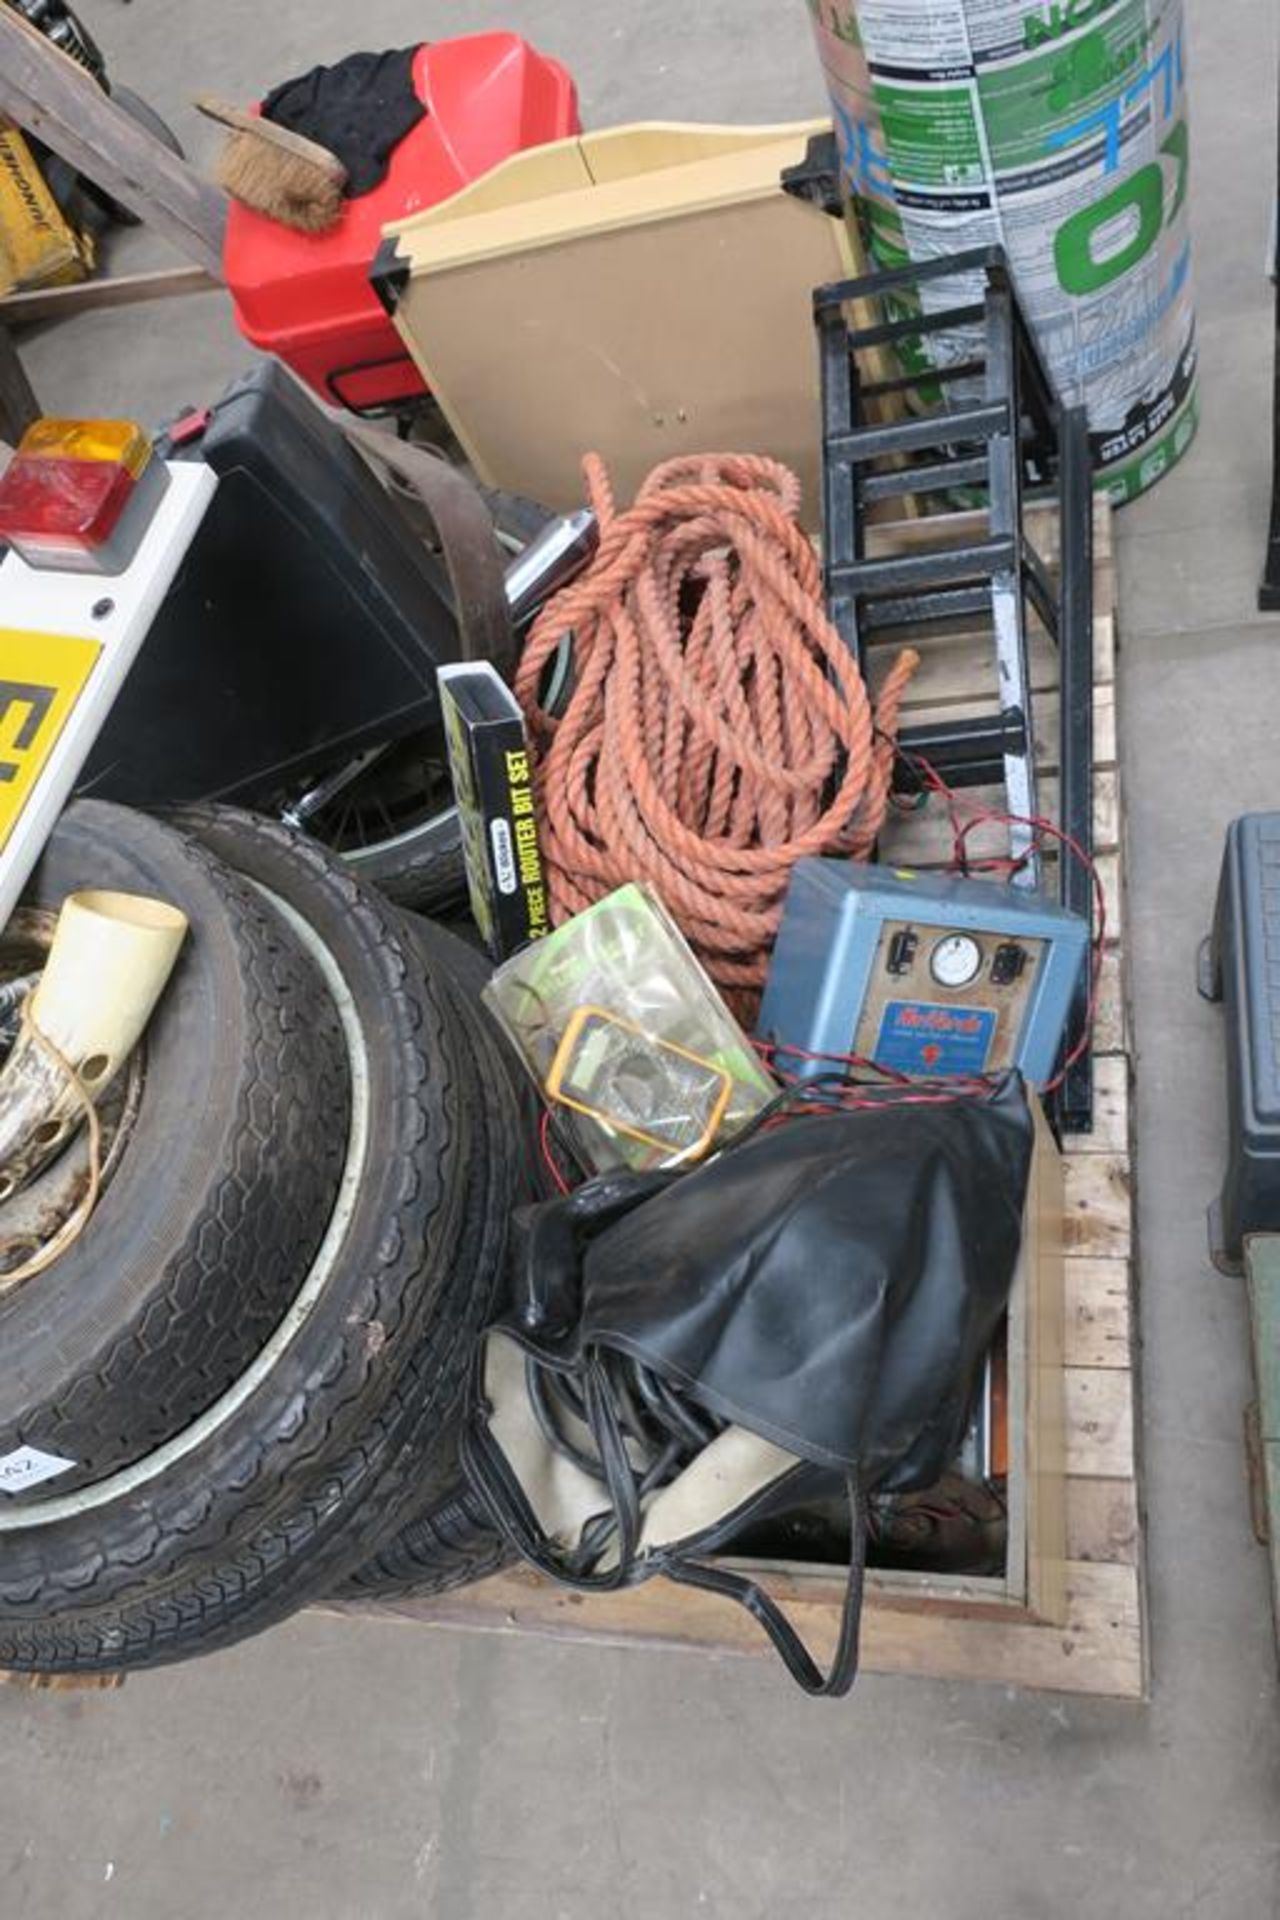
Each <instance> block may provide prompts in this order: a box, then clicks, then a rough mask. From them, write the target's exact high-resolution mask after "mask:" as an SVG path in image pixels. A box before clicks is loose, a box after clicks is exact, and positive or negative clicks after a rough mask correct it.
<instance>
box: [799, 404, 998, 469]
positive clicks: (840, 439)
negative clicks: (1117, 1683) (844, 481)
mask: <svg viewBox="0 0 1280 1920" xmlns="http://www.w3.org/2000/svg"><path fill="white" fill-rule="evenodd" d="M1009 430H1010V429H1009V403H1008V401H1007V400H997V401H995V402H993V403H992V404H991V405H989V406H979V407H956V408H955V410H954V411H953V412H951V413H931V414H929V415H928V416H927V417H926V418H925V419H923V420H896V421H894V423H893V425H892V426H888V427H855V428H854V429H853V430H852V431H851V432H849V433H833V434H832V435H831V438H830V439H829V440H828V441H827V458H828V459H829V460H878V459H880V458H882V457H883V455H885V454H886V453H922V452H926V451H928V449H929V448H931V447H951V446H963V445H964V444H965V443H966V442H968V441H974V440H994V439H995V438H996V436H997V435H998V434H1002V433H1008V432H1009Z"/></svg>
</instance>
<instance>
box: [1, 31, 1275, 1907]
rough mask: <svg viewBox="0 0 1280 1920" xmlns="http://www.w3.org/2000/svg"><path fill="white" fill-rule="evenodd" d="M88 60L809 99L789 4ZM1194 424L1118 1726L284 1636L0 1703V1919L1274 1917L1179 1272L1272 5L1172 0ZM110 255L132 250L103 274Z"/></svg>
mask: <svg viewBox="0 0 1280 1920" xmlns="http://www.w3.org/2000/svg"><path fill="white" fill-rule="evenodd" d="M85 10H86V12H87V14H88V15H89V17H90V19H91V22H92V25H93V27H94V29H95V31H96V32H98V33H99V35H100V36H101V38H102V39H103V41H104V43H105V45H106V46H107V47H108V49H109V51H110V55H111V57H112V61H113V66H114V70H115V71H116V73H117V74H118V75H119V76H120V77H121V78H124V79H127V80H128V81H130V82H131V83H132V84H133V85H134V86H136V87H137V88H139V89H140V90H141V91H142V92H144V93H146V94H147V95H148V96H149V97H150V98H151V99H152V100H153V101H154V102H155V104H156V105H157V106H158V107H159V108H160V109H161V110H162V111H163V112H165V113H166V114H167V115H168V116H169V117H170V118H171V119H172V120H173V122H174V124H175V125H176V126H178V127H179V128H180V130H181V132H182V134H183V137H184V138H189V140H190V143H191V147H192V150H193V151H194V152H196V153H200V152H203V151H205V150H206V148H207V140H206V135H205V131H204V129H203V128H202V127H201V126H200V125H199V124H198V123H197V122H196V121H195V119H194V116H193V115H192V114H191V113H190V112H189V110H188V109H187V108H186V107H185V104H184V103H185V100H186V98H187V97H188V96H189V94H190V93H191V92H193V91H194V90H195V89H196V88H197V87H208V88H216V89H217V90H218V91H220V92H223V93H225V94H227V95H229V96H231V97H233V98H238V97H241V96H248V95H251V94H252V93H253V92H254V91H255V89H256V88H258V87H259V86H260V84H261V83H262V82H263V81H264V80H272V79H276V78H278V77H280V76H282V75H284V74H287V73H289V72H292V71H296V70H298V69H300V68H301V67H303V66H305V65H307V64H309V63H310V62H312V61H313V60H315V59H319V58H331V57H334V56H337V55H339V54H341V53H343V52H344V51H347V50H348V49H349V47H350V45H351V43H352V40H353V39H354V38H355V37H356V36H357V35H358V37H359V40H360V41H361V43H362V44H364V45H367V46H373V47H377V46H383V45H396V44H400V43H403V42H405V41H407V40H409V39H411V38H414V37H424V36H430V35H432V34H444V33H446V32H450V33H458V32H465V31H468V30H472V29H476V28H481V27H484V26H490V25H495V24H504V25H511V26H514V27H516V28H518V29H520V30H521V31H523V32H525V33H527V34H528V35H529V36H530V38H532V39H533V40H535V41H536V42H538V43H539V44H540V45H542V46H543V47H545V48H547V49H548V50H550V51H554V52H556V53H558V54H559V55H561V56H562V57H563V58H564V59H566V60H567V61H568V62H569V63H570V64H571V66H572V67H573V69H574V71H575V72H576V74H577V76H578V79H579V82H580V85H581V90H582V101H583V110H584V115H585V117H586V119H587V121H588V122H589V123H590V124H593V125H597V126H598V125H604V124H607V123H609V122H611V121H618V120H622V119H632V118H644V117H664V118H706V119H720V120H731V119H741V120H748V119H756V120H768V119H778V120H781V119H786V118H788V117H792V116H795V115H798V114H801V113H805V112H808V111H811V110H817V109H818V108H819V107H820V105H821V100H822V95H821V90H820V85H819V81H818V77H817V71H816V67H815V64H814V61H813V57H812V53H811V50H810V42H809V35H808V28H807V23H806V20H805V17H804V10H803V8H802V5H801V0H785V4H783V0H702V4H701V5H699V6H697V7H692V6H689V5H688V4H687V3H686V4H680V3H679V0H648V4H647V5H645V6H644V7H635V8H630V7H622V6H620V5H617V4H616V3H615V4H609V3H608V0H606V3H605V4H602V5H599V6H596V7H593V8H592V9H590V12H589V13H588V10H587V9H586V8H583V7H579V6H576V5H574V4H573V0H507V4H506V5H505V6H504V7H502V8H490V7H484V6H481V5H480V4H478V0H455V4H453V5H451V6H445V5H444V4H443V0H436V3H435V4H430V3H428V4H424V5H417V6H415V5H411V4H409V0H364V4H363V5H362V6H361V8H360V9H359V17H358V24H353V17H352V14H351V11H350V10H349V9H348V8H346V7H344V6H342V5H341V4H339V0H324V4H316V0H311V4H303V0H277V4H276V5H275V6H273V7H270V8H263V7H261V6H260V5H259V4H257V0H220V3H219V4H218V5H216V6H206V5H201V4H198V0H169V4H168V5H167V6H165V7H163V8H161V7H159V6H157V4H156V0H137V3H136V4H135V5H133V6H131V7H128V8H124V7H121V6H119V5H118V4H117V3H116V0H97V3H96V4H93V3H92V0H88V3H87V4H86V8H85ZM1190 12H1191V18H1192V29H1193V42H1194V59H1193V73H1192V82H1193V91H1194V96H1195V101H1196V115H1195V122H1194V126H1195V144H1194V149H1193V170H1194V195H1195V223H1196V244H1197V248H1198V261H1197V268H1198V272H1197V277H1198V281H1199V300H1200V317H1201V342H1202V349H1203V398H1204V413H1205V421H1204V426H1203V429H1202V432H1201V437H1200V442H1199V444H1198V446H1197V447H1196V448H1195V450H1194V452H1193V454H1192V455H1191V456H1190V457H1189V459H1188V460H1187V462H1186V463H1185V464H1184V466H1183V467H1182V469H1181V470H1180V471H1178V472H1176V473H1175V474H1173V475H1172V476H1170V477H1169V478H1168V479H1166V480H1165V481H1164V482H1163V483H1162V484H1161V485H1160V486H1159V487H1158V488H1157V489H1156V491H1155V492H1154V493H1153V494H1152V495H1150V496H1149V497H1148V498H1147V499H1146V500H1145V501H1143V502H1141V503H1139V504H1138V505H1136V506H1134V507H1132V508H1130V509H1129V510H1128V511H1127V512H1126V513H1125V514H1124V515H1123V516H1122V519H1121V522H1120V550H1121V574H1122V582H1123V598H1122V619H1123V637H1124V645H1123V653H1122V662H1123V688H1122V691H1123V697H1124V771H1125V791H1126V796H1127V801H1128V825H1129V838H1130V851H1131V863H1130V868H1129V884H1130V915H1129V926H1130V929H1131V936H1130V937H1131V941H1132V953H1133V960H1134V967H1135V980H1134V985H1135V992H1136V1000H1137V1037H1138V1048H1139V1062H1138V1097H1139V1142H1140V1151H1139V1158H1138V1181H1139V1185H1138V1205H1139V1216H1140V1232H1141V1242H1142V1333H1143V1342H1144V1359H1143V1383H1144V1407H1143V1420H1142V1426H1143V1444H1144V1448H1145V1456H1146V1474H1147V1494H1148V1506H1149V1522H1150V1526H1149V1535H1148V1554H1149V1566H1150V1576H1151V1578H1150V1593H1151V1620H1150V1624H1151V1638H1152V1661H1153V1674H1154V1683H1153V1697H1152V1700H1151V1703H1150V1705H1149V1706H1145V1707H1134V1706H1125V1705H1120V1704H1116V1703H1108V1702H1085V1701H1078V1700H1073V1699H1057V1698H1053V1697H1050V1696H1039V1695H1033V1694H1025V1693H1019V1692H1017V1691H1015V1690H1014V1689H1000V1688H996V1687H976V1686H944V1685H939V1684H933V1683H928V1682H922V1681H910V1680H884V1679H877V1678H874V1677H867V1678H864V1679H863V1680H862V1681H860V1683H859V1685H858V1689H857V1691H856V1693H855V1695H854V1697H853V1698H852V1699H851V1700H850V1701H847V1702H845V1703H843V1704H841V1705H837V1706H833V1707H832V1706H816V1705H811V1704H809V1703H807V1702H805V1701H803V1700H802V1699H801V1698H800V1697H799V1696H798V1695H797V1694H796V1693H794V1692H793V1691H792V1690H791V1689H790V1687H789V1686H788V1685H787V1684H786V1683H785V1682H784V1681H783V1679H782V1677H781V1676H780V1674H779V1673H778V1672H777V1671H776V1670H775V1669H774V1668H773V1667H772V1666H770V1665H766V1664H764V1663H755V1662H741V1661H740V1662H728V1661H716V1660H713V1659H708V1658H705V1657H699V1656H693V1655H685V1654H677V1653H668V1654H654V1653H641V1652H622V1651H619V1652H609V1651H593V1650H590V1649H586V1648H582V1649H577V1648H566V1647H559V1646H553V1645H550V1644H545V1643H538V1642H536V1641H526V1642H516V1641H506V1642H495V1641H492V1640H486V1639H481V1638H476V1637H471V1636H467V1635H465V1634H460V1633H443V1632H432V1631H428V1630H426V1629H416V1628H413V1627H408V1626H403V1625H399V1624H394V1623H389V1624H385V1625H384V1624H356V1623H354V1622H348V1621H341V1622H339V1621H333V1620H325V1619H321V1618H308V1619H303V1620H299V1621H297V1622H296V1623H294V1624H292V1625H290V1626H288V1627H286V1628H284V1629H282V1630H280V1631H278V1632H276V1633H273V1634H271V1635H270V1636H269V1637H267V1638H265V1639H262V1640H259V1641H257V1642H256V1643H254V1644H251V1645H249V1646H246V1647H244V1648H242V1649H240V1650H238V1651H235V1652H232V1653H228V1654H223V1655H219V1656H216V1657H214V1658H212V1659H209V1660H207V1661H204V1662H202V1663H198V1664H196V1665H194V1666H188V1667H185V1668H180V1669H175V1670H168V1671H164V1672H161V1673H158V1674H155V1675H153V1676H137V1677H134V1678H131V1679H130V1681H129V1683H128V1685H127V1686H126V1687H125V1688H124V1690H123V1691H122V1692H120V1693H117V1694H102V1695H97V1694H83V1695H74V1694H73V1695H69V1696H68V1695H61V1696H59V1695H32V1694H29V1693H26V1692H22V1691H18V1690H15V1689H0V1729H2V1732H0V1806H2V1807H3V1810H4V1811H3V1820H2V1822H0V1916H3V1920H84V1917H85V1916H91V1915H92V1916H97V1915H105V1914H113V1913H117V1914H121V1915H127V1916H128V1917H129V1920H153V1917H154V1920H170V1916H173V1915H178V1914H180V1915H182V1916H183V1920H206V1917H207V1920H223V1917H224V1916H225V1915H226V1914H228V1913H239V1914H243V1915H245V1916H248V1917H249V1920H254V1917H256V1916H257V1915H260V1914H261V1915H266V1914H272V1915H279V1916H283V1917H284V1920H294V1917H295V1916H296V1917H297V1920H407V1916H411V1915H413V1916H417V1915H431V1916H433V1917H436V1916H438V1920H498V1916H502V1920H525V1917H526V1916H527V1917H528V1920H588V1917H589V1916H590V1917H591V1920H594V1916H596V1915H597V1914H599V1913H601V1912H604V1911H613V1912H617V1913H620V1914H624V1915H635V1916H644V1920H669V1917H670V1920H675V1917H676V1916H685V1915H692V1914H695V1913H697V1914H699V1915H701V1914H703V1913H705V1914H706V1915H707V1916H709V1920H713V1917H714V1916H719V1915H723V1916H726V1920H728V1917H729V1916H732V1920H756V1917H757V1916H759V1920H763V1917H764V1916H766V1915H768V1916H769V1920H792V1917H793V1916H794V1920H799V1917H800V1916H802V1915H803V1916H812V1915H827V1914H830V1915H833V1916H834V1915H836V1914H841V1915H844V1914H854V1913H856V1914H858V1915H865V1916H866V1920H888V1916H891V1915H892V1916H899V1915H900V1916H904V1917H910V1920H916V1917H917V1916H919V1917H920V1920H923V1916H925V1915H932V1914H936V1915H941V1916H945V1917H946V1920H1059V1917H1060V1916H1067V1915H1074V1914H1088V1915H1090V1916H1092V1920H1175V1917H1179V1920H1180V1917H1181V1916H1190V1915H1193V1914H1194V1915H1196V1916H1199V1917H1200V1920H1274V1917H1275V1916H1277V1915H1280V1817H1278V1812H1277V1809H1278V1806H1280V1715H1278V1714H1277V1694H1276V1665H1275V1651H1274V1643H1273V1640H1272V1626H1271V1616H1270V1610H1269V1604H1268V1594H1267V1585H1266V1576H1265V1570H1264V1559H1263V1554H1262V1552H1261V1550H1260V1549H1259V1548H1258V1547H1257V1545H1256V1544H1255V1543H1254V1540H1253V1538H1252V1535H1251V1533H1250V1529H1249V1521H1248V1513H1247V1508H1246V1499H1245V1481H1244V1471H1243V1465H1242V1455H1241V1409H1242V1407H1243V1405H1244V1403H1245V1402H1246V1400H1247V1399H1248V1398H1249V1396H1250V1383H1249V1378H1248V1357H1247V1348H1246V1343H1245V1323H1244V1314H1243V1308H1242V1296H1241V1290H1240V1287H1239V1285H1238V1283H1235V1282H1231V1281H1227V1280H1224V1279H1222V1278H1220V1277H1218V1276H1217V1275H1216V1274H1215V1273H1214V1272H1213V1270H1212V1269H1211V1268H1210V1266H1209V1264H1208V1262H1207V1259H1206V1257H1205V1252H1204V1244H1205V1235H1204V1205H1205V1202H1206V1201H1207V1199H1208V1198H1209V1196H1210V1194H1211V1192H1212V1190H1213V1188H1214V1186H1215V1183H1216V1181H1217V1179H1218V1177H1219V1173H1220V1164H1221V1155H1222V1102H1221V1093H1220V1077H1221V1070H1220V1054H1219V1035H1218V1020H1217V1016H1216V1015H1215V1013H1214V1012H1213V1011H1212V1010H1211V1009H1209V1008H1207V1007H1206V1006H1204V1005H1203V1004H1202V1003H1201V1002H1200V1001H1199V1000H1198V999H1197V997H1196V995H1195V992H1194V989H1193V973H1194V962H1195V950H1196V944H1197V941H1198V940H1199V937H1200V934H1201V932H1202V930H1203V928H1204V925H1205V921H1206V918H1207V915H1208V913H1209V910H1210V905H1211V900H1212V893H1213V886H1214V881H1215V875H1216V869H1217V863H1218V859H1219V854H1220V849H1221V844H1222V835H1223V830H1224V828H1225V826H1226V824H1227V822H1228V820H1229V819H1230V818H1231V817H1232V816H1233V815H1234V814H1236V813H1238V812H1240V811H1241V810H1243V809H1245V808H1249V807H1267V806H1275V805H1277V804H1280V762H1278V761H1277V755H1276V751H1275V741H1276V736H1277V728H1278V725H1280V645H1278V644H1277V642H1278V641H1280V624H1277V622H1276V621H1274V620H1272V621H1265V620H1262V619H1260V618H1259V617H1258V616H1257V615H1256V613H1255V611H1254V591H1255V585H1256V580H1257V575H1258V570H1259V563H1260V558H1261V554H1262V543H1263V534H1264V528H1265V523H1266V507H1267V491H1268V477H1269V462H1270V435H1269V412H1270V318H1269V315H1270V304H1269V292H1268V288H1267V286H1266V284H1265V282H1264V279H1263V256H1264V251H1265V246H1266V237H1267V232H1268V223H1269V218H1270V194H1271V183H1272V182H1273V180H1274V168H1273V160H1272V155H1273V141H1274V124H1275V119H1274V117H1275V95H1274V86H1275V72H1276V64H1275V44H1274V8H1273V6H1272V4H1271V3H1270V0H1231V3H1230V5H1229V7H1224V6H1223V5H1222V0H1191V5H1190ZM146 244H147V243H146V242H145V241H142V242H140V241H139V240H138V238H137V237H136V236H135V237H134V238H133V239H132V240H131V243H130V250H131V252H132V253H134V254H137V253H138V251H139V248H140V246H141V247H143V248H145V246H146ZM27 358H28V363H29V366H30V368H31V372H32V376H33V378H34V380H35V382H36V385H37V388H38V389H39V390H40V391H41V392H42V394H43V396H44V397H45V399H46V403H47V404H50V405H55V404H56V405H57V407H58V408H59V409H63V408H65V409H66V410H67V411H74V410H76V409H77V408H82V409H84V410H85V411H104V412H111V411H114V410H120V411H128V410H130V409H131V408H135V407H136V408H138V409H139V410H141V411H142V412H143V413H144V414H147V413H150V414H153V415H154V414H155V413H157V412H159V411H160V410H162V409H163V408H164V407H166V406H169V405H171V404H177V403H178V402H179V401H181V400H184V399H199V398H203V397H206V396H207V395H208V394H209V393H210V392H212V391H215V390H216V387H217V384H218V383H219V382H220V381H221V380H222V379H223V378H224V377H225V376H226V375H228V374H229V373H230V372H231V371H232V370H233V369H234V368H235V367H237V365H239V364H240V363H241V361H242V360H243V358H244V354H243V350H242V349H241V348H240V347H239V346H238V343H237V340H236V337H235V335H234V333H233V331H232V327H231V324H230V321H229V320H228V318H227V315H226V311H225V308H224V307H223V305H222V303H221V301H220V300H219V299H217V298H209V299H201V300H195V301H191V302H188V303H186V304H185V305H182V306H174V307H167V308H165V307H156V308H151V309H146V308H144V309H139V310H136V311H134V312H131V313H128V314H113V315H105V316H102V317H99V318H90V319H86V320H84V321H82V322H77V323H73V324H68V325H65V326H63V327H61V328H59V329H58V330H56V331H47V332H45V333H44V334H43V335H42V336H41V337H40V338H38V339H35V340H33V341H32V342H31V343H30V346H29V350H28V354H27Z"/></svg>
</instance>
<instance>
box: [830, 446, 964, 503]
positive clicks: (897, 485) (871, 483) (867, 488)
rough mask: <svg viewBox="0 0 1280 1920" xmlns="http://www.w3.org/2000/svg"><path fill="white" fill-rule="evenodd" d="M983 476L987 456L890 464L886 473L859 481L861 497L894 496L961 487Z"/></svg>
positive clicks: (884, 497)
mask: <svg viewBox="0 0 1280 1920" xmlns="http://www.w3.org/2000/svg"><path fill="white" fill-rule="evenodd" d="M986 478H987V456H986V454H985V453H975V454H974V455H973V456H972V457H971V458H970V459H968V460H934V461H931V462H930V463H929V465H928V466H924V467H894V468H891V469H890V470H889V472H888V473H869V474H867V475H866V477H865V478H864V479H863V480H862V482H861V492H862V497H863V499H864V500H867V501H872V500H895V499H897V498H898V496H899V495H901V494H904V493H929V492H931V491H933V490H934V489H935V488H937V487H965V486H971V485H973V484H974V483H975V482H980V481H983V480H985V479H986Z"/></svg>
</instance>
